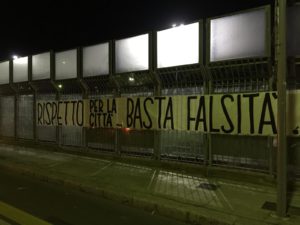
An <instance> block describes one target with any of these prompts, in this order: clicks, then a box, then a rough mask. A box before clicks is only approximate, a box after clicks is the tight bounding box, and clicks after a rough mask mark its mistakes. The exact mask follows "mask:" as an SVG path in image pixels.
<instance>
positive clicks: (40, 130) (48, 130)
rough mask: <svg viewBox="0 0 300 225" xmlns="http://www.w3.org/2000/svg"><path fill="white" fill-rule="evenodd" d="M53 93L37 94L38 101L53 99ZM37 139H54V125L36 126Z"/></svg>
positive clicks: (52, 140) (53, 140)
mask: <svg viewBox="0 0 300 225" xmlns="http://www.w3.org/2000/svg"><path fill="white" fill-rule="evenodd" d="M55 97H56V95H55V94H47V95H37V100H38V101H43V100H44V101H54V100H55ZM36 129H37V139H38V140H41V141H51V142H55V141H56V126H37V127H36Z"/></svg>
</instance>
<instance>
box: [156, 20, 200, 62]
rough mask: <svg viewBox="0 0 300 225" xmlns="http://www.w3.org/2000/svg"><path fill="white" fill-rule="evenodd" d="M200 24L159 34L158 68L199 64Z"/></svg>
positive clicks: (171, 29)
mask: <svg viewBox="0 0 300 225" xmlns="http://www.w3.org/2000/svg"><path fill="white" fill-rule="evenodd" d="M198 61H199V23H192V24H187V25H184V26H178V27H174V28H170V29H167V30H163V31H158V32H157V67H158V68H163V67H170V66H179V65H187V64H194V63H198Z"/></svg>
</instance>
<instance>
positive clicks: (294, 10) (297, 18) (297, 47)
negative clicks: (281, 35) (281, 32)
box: [287, 5, 300, 56]
mask: <svg viewBox="0 0 300 225" xmlns="http://www.w3.org/2000/svg"><path fill="white" fill-rule="evenodd" d="M287 54H288V56H296V55H297V56H299V55H300V5H295V6H293V7H288V8H287Z"/></svg>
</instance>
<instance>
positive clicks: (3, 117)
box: [0, 96, 15, 137]
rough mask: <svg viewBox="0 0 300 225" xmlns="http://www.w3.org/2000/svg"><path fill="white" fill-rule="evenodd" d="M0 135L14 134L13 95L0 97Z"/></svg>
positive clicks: (10, 135) (11, 135) (8, 135)
mask: <svg viewBox="0 0 300 225" xmlns="http://www.w3.org/2000/svg"><path fill="white" fill-rule="evenodd" d="M0 135H1V136H4V137H13V136H14V135H15V97H14V96H2V97H0Z"/></svg>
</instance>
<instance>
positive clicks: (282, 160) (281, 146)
mask: <svg viewBox="0 0 300 225" xmlns="http://www.w3.org/2000/svg"><path fill="white" fill-rule="evenodd" d="M276 16H277V21H276V22H277V32H276V33H277V41H278V43H277V48H276V50H277V52H276V53H277V54H276V56H277V91H278V104H277V112H278V114H277V121H278V136H277V141H278V149H277V215H278V216H281V217H284V216H286V210H287V146H286V144H287V140H286V0H277V14H276Z"/></svg>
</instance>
